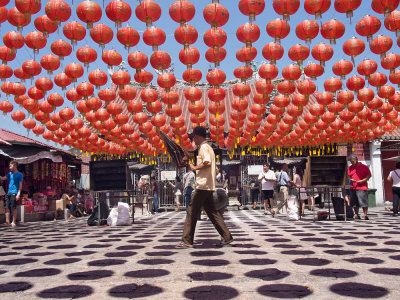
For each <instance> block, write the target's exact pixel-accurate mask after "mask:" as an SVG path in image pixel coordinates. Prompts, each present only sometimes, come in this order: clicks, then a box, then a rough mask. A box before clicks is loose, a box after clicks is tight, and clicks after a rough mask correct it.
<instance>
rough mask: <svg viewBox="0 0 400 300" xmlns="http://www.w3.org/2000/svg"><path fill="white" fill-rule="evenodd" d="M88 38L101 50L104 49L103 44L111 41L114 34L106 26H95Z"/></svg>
mask: <svg viewBox="0 0 400 300" xmlns="http://www.w3.org/2000/svg"><path fill="white" fill-rule="evenodd" d="M90 37H91V38H92V40H93V41H94V42H95V43H97V44H99V45H100V47H101V48H104V45H105V44H108V43H109V42H111V41H112V39H113V37H114V32H113V30H112V29H111V28H110V27H108V26H107V25H104V24H96V25H94V26H93V28H92V29H90Z"/></svg>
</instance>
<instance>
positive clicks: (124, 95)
mask: <svg viewBox="0 0 400 300" xmlns="http://www.w3.org/2000/svg"><path fill="white" fill-rule="evenodd" d="M136 94H137V92H136V89H135V88H134V87H133V86H131V85H125V86H124V88H123V89H121V90H119V91H118V95H119V96H120V97H121V99H122V100H124V101H125V102H126V103H128V102H129V101H131V100H133V99H135V98H136Z"/></svg>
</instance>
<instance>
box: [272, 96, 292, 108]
mask: <svg viewBox="0 0 400 300" xmlns="http://www.w3.org/2000/svg"><path fill="white" fill-rule="evenodd" d="M289 103H290V99H289V97H288V96H285V95H276V96H275V98H274V104H275V106H277V107H286V106H288V105H289Z"/></svg>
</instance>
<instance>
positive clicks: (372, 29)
mask: <svg viewBox="0 0 400 300" xmlns="http://www.w3.org/2000/svg"><path fill="white" fill-rule="evenodd" d="M381 25H382V23H381V21H380V20H379V19H378V18H377V17H374V16H370V15H367V16H365V17H364V18H362V19H360V20H359V21H358V22H357V24H356V31H357V33H358V34H359V35H361V36H366V37H367V41H370V40H372V36H373V35H374V34H375V33H377V32H378V31H379V29H380V28H381Z"/></svg>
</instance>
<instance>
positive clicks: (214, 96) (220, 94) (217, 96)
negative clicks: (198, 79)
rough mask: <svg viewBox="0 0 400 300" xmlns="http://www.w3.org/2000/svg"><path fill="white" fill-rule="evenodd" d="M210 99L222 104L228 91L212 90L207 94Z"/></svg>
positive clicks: (221, 89)
mask: <svg viewBox="0 0 400 300" xmlns="http://www.w3.org/2000/svg"><path fill="white" fill-rule="evenodd" d="M207 95H208V99H210V100H211V101H213V102H220V101H222V100H224V99H225V96H226V91H225V90H224V89H223V88H212V89H210V90H208V92H207Z"/></svg>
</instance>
